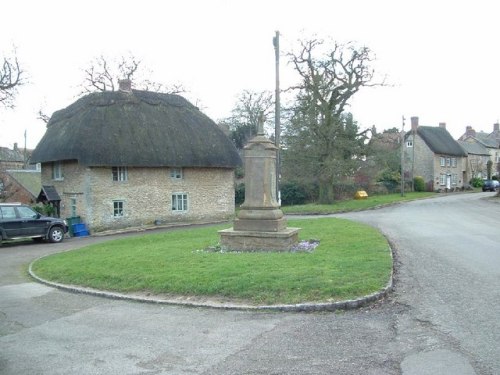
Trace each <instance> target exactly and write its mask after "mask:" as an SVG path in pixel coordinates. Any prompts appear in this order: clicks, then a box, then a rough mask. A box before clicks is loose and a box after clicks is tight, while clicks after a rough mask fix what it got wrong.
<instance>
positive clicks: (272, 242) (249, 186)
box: [219, 119, 299, 251]
mask: <svg viewBox="0 0 500 375" xmlns="http://www.w3.org/2000/svg"><path fill="white" fill-rule="evenodd" d="M277 152H278V148H277V147H276V146H275V145H274V143H273V142H271V141H270V140H269V139H267V138H266V137H265V135H264V125H263V120H262V119H260V121H259V129H258V132H257V135H256V136H255V137H254V138H253V139H251V140H250V141H249V142H248V144H247V145H246V146H245V148H244V164H245V202H244V203H243V204H242V205H241V209H240V211H239V212H238V215H237V217H236V219H235V220H234V223H233V228H230V229H225V230H221V231H219V234H220V244H221V246H222V247H223V248H226V249H228V250H233V251H235V250H238V251H288V250H290V249H291V248H292V247H293V246H294V245H295V244H297V243H298V232H299V228H287V226H286V218H285V217H284V215H283V212H282V211H281V209H280V206H279V203H278V201H277V198H276V179H277V176H276V156H277Z"/></svg>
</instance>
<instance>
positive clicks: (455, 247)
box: [0, 193, 500, 375]
mask: <svg viewBox="0 0 500 375" xmlns="http://www.w3.org/2000/svg"><path fill="white" fill-rule="evenodd" d="M491 196H492V193H478V194H458V195H448V196H446V195H443V196H441V197H439V198H435V199H428V200H422V201H415V202H410V203H406V204H402V205H396V206H392V207H388V208H384V209H379V210H372V211H366V212H358V213H350V214H343V215H335V216H339V217H344V218H348V219H352V220H357V221H361V222H365V223H368V224H370V225H373V226H375V227H377V228H379V229H380V230H381V231H382V232H383V233H385V234H386V235H387V237H388V238H389V239H390V241H391V242H392V243H393V245H394V246H395V247H396V248H397V258H396V263H397V272H396V288H395V291H394V293H393V294H392V295H391V296H390V297H389V298H388V299H387V300H385V301H381V302H379V303H377V304H374V305H371V306H368V307H366V308H363V309H360V310H353V311H346V312H336V313H313V314H304V313H270V312H246V311H231V310H215V309H205V308H185V307H178V306H165V305H155V304H142V303H135V302H128V301H118V300H109V299H105V298H100V297H93V296H89V295H79V294H72V293H67V292H63V291H59V290H57V289H53V288H51V287H47V286H45V285H41V284H38V283H34V282H33V281H32V280H31V279H30V278H29V277H28V276H27V275H26V267H27V265H28V264H29V262H30V261H31V260H33V259H36V258H37V257H39V256H41V255H44V254H47V253H49V252H56V251H61V250H65V249H70V248H77V247H80V246H83V245H86V244H88V243H92V242H97V241H107V240H112V239H113V238H116V237H88V238H77V239H70V240H68V241H65V242H63V243H61V244H52V245H51V244H31V243H27V244H23V245H8V246H3V247H0V374H370V375H375V374H380V375H382V374H383V375H387V374H389V375H390V374H404V375H414V374H415V375H416V374H454V375H457V374H458V375H460V374H487V375H488V374H491V375H493V374H499V373H500V350H499V345H498V343H499V342H500V323H499V320H498V317H499V316H500V292H499V290H500V277H499V276H500V275H499V273H500V245H499V244H500V231H499V229H498V228H499V227H500V225H499V224H500V204H499V203H495V202H493V201H491V200H488V199H485V198H488V197H491ZM308 219H309V220H312V219H313V218H308ZM127 235H131V234H127Z"/></svg>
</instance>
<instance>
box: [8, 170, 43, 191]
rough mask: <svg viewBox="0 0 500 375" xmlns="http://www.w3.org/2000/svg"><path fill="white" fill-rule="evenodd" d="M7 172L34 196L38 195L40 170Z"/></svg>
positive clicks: (40, 183) (40, 185) (40, 180)
mask: <svg viewBox="0 0 500 375" xmlns="http://www.w3.org/2000/svg"><path fill="white" fill-rule="evenodd" d="M7 173H8V174H9V175H10V176H11V177H12V178H13V179H14V180H16V181H17V183H18V184H19V185H21V186H22V187H23V188H25V189H26V190H27V191H29V192H30V193H31V195H33V196H34V197H36V196H38V193H40V189H41V188H42V177H41V172H40V171H33V170H9V171H7Z"/></svg>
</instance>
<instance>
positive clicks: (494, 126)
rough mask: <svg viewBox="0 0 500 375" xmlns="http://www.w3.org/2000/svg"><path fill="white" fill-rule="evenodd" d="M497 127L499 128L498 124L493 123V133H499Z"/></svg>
mask: <svg viewBox="0 0 500 375" xmlns="http://www.w3.org/2000/svg"><path fill="white" fill-rule="evenodd" d="M498 127H499V125H498V122H495V123H494V124H493V131H494V132H498V131H500V129H499V128H498Z"/></svg>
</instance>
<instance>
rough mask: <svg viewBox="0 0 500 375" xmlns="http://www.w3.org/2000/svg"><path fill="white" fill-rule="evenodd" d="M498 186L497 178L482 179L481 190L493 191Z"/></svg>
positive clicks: (499, 183) (499, 184)
mask: <svg viewBox="0 0 500 375" xmlns="http://www.w3.org/2000/svg"><path fill="white" fill-rule="evenodd" d="M498 188H500V182H498V181H497V180H484V181H483V191H495V190H498Z"/></svg>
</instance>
